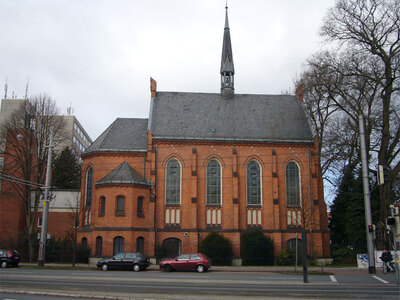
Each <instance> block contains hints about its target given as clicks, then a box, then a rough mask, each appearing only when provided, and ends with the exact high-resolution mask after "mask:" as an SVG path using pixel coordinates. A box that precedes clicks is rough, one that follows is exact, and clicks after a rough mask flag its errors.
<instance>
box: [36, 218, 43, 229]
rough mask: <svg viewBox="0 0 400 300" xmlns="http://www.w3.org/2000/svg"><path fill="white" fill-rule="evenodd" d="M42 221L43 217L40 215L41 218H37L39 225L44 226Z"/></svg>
mask: <svg viewBox="0 0 400 300" xmlns="http://www.w3.org/2000/svg"><path fill="white" fill-rule="evenodd" d="M42 223H43V218H42V217H39V218H38V219H37V227H42Z"/></svg>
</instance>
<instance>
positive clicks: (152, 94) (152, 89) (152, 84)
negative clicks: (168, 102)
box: [150, 77, 157, 98]
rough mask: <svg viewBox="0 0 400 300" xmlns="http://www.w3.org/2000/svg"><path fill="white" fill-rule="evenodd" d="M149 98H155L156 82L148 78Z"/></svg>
mask: <svg viewBox="0 0 400 300" xmlns="http://www.w3.org/2000/svg"><path fill="white" fill-rule="evenodd" d="M150 91H151V98H155V97H157V81H155V80H154V79H153V78H151V77H150Z"/></svg>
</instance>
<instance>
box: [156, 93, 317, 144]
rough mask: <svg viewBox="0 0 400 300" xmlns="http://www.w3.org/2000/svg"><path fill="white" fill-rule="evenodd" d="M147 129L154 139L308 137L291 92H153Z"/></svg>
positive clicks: (280, 139) (302, 139)
mask: <svg viewBox="0 0 400 300" xmlns="http://www.w3.org/2000/svg"><path fill="white" fill-rule="evenodd" d="M150 111H151V115H150V122H149V129H150V131H151V133H152V134H153V138H154V139H172V140H213V141H218V140H221V141H231V140H232V141H251V142H312V138H313V134H312V131H311V128H310V126H309V124H308V121H307V119H306V116H305V114H304V110H303V108H302V106H301V102H300V101H299V100H298V99H297V98H296V97H295V96H291V95H250V94H235V96H234V98H233V99H225V98H224V97H223V96H221V94H219V93H218V94H217V93H183V92H157V95H156V97H154V98H153V99H152V107H151V109H150Z"/></svg>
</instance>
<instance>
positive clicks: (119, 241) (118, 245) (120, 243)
mask: <svg viewBox="0 0 400 300" xmlns="http://www.w3.org/2000/svg"><path fill="white" fill-rule="evenodd" d="M124 246H125V239H124V238H123V237H122V236H117V237H115V238H114V247H113V255H115V254H117V253H121V252H124Z"/></svg>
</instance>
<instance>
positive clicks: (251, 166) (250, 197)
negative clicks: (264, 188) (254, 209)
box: [247, 160, 261, 205]
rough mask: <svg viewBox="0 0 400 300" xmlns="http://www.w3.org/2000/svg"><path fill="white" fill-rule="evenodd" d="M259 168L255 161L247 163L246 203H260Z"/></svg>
mask: <svg viewBox="0 0 400 300" xmlns="http://www.w3.org/2000/svg"><path fill="white" fill-rule="evenodd" d="M260 178H261V170H260V165H259V164H258V162H257V161H255V160H252V161H250V162H249V163H248V164H247V205H261V179H260Z"/></svg>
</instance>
